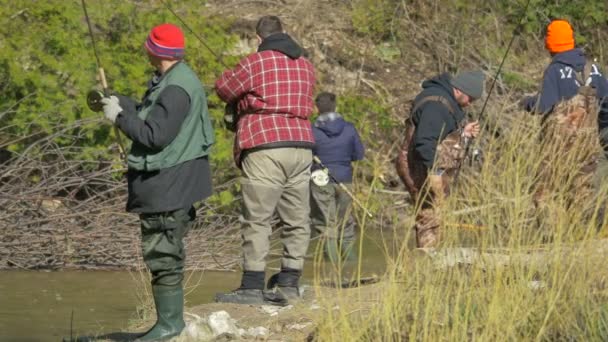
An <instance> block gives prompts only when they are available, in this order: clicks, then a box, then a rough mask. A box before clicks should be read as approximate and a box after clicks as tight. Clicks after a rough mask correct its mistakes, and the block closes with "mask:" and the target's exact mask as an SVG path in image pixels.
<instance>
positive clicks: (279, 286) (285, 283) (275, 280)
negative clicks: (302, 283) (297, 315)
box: [266, 268, 302, 302]
mask: <svg viewBox="0 0 608 342" xmlns="http://www.w3.org/2000/svg"><path fill="white" fill-rule="evenodd" d="M301 275H302V271H300V270H295V269H291V268H283V269H281V272H279V273H276V274H273V275H272V277H270V279H268V284H267V285H266V288H267V289H269V290H271V291H272V292H273V293H275V294H276V295H277V296H278V297H279V298H284V299H286V300H287V301H290V302H295V301H298V300H300V299H302V295H301V293H300V287H299V286H298V283H299V280H300V276H301Z"/></svg>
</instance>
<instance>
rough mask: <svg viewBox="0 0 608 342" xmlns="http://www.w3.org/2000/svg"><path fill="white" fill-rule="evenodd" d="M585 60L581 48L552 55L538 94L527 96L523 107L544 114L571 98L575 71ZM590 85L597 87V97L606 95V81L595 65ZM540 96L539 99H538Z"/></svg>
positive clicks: (576, 82) (573, 93) (576, 87)
mask: <svg viewBox="0 0 608 342" xmlns="http://www.w3.org/2000/svg"><path fill="white" fill-rule="evenodd" d="M586 62H587V60H586V58H585V54H584V53H583V51H582V50H581V49H572V50H568V51H564V52H561V53H558V54H556V55H555V56H553V59H552V60H551V64H549V66H548V67H547V69H546V70H545V73H544V75H543V86H542V89H541V92H540V95H537V96H531V97H528V98H527V99H526V100H525V103H524V107H525V109H526V110H527V111H529V112H534V111H535V107H536V105H537V103H536V102H537V101H539V103H538V110H536V112H538V113H542V114H546V113H549V112H551V110H552V109H553V106H555V105H556V104H557V103H559V102H561V101H564V100H568V99H571V98H572V97H574V95H576V93H577V91H578V87H579V84H578V81H577V80H576V75H575V73H579V75H580V72H581V71H582V70H583V68H584V67H585V63H586ZM590 76H591V85H592V86H593V87H595V89H597V97H598V98H599V99H602V98H604V97H606V96H607V95H608V81H607V80H606V78H605V77H604V76H603V75H602V73H601V72H600V70H599V68H598V67H597V65H595V64H593V67H592V69H591V74H590ZM585 81H587V80H585ZM539 97H540V100H538V99H539Z"/></svg>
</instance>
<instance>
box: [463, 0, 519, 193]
mask: <svg viewBox="0 0 608 342" xmlns="http://www.w3.org/2000/svg"><path fill="white" fill-rule="evenodd" d="M529 6H530V0H528V1H527V2H526V6H525V7H524V10H523V12H522V14H521V16H520V17H519V22H518V23H517V26H515V29H513V35H512V36H511V40H510V41H509V45H508V46H507V51H505V54H504V56H503V57H502V61H501V62H500V65H499V66H498V69H497V70H496V74H495V75H494V79H492V83H491V84H490V89H489V90H488V95H487V96H486V99H485V101H484V102H483V106H482V107H481V112H479V117H478V118H477V121H479V120H481V118H482V116H483V114H484V112H485V111H486V107H487V105H488V100H489V99H490V96H491V95H492V91H493V90H494V86H495V85H496V80H498V76H499V75H500V72H501V71H502V67H503V65H504V64H505V61H506V60H507V56H508V55H509V52H510V51H511V46H512V45H513V42H514V41H515V38H516V37H517V36H519V34H520V33H521V29H522V26H523V24H524V19H525V18H526V13H527V12H528V7H529ZM471 140H472V139H469V138H465V142H464V145H465V148H464V156H465V158H466V156H468V155H469V150H470V149H471ZM463 159H464V158H463ZM462 164H463V161H462V160H461V161H460V162H459V164H458V168H457V169H456V174H455V175H454V186H455V185H456V184H457V183H458V176H459V175H460V169H461V168H462Z"/></svg>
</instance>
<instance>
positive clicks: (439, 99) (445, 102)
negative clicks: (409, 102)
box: [411, 95, 454, 114]
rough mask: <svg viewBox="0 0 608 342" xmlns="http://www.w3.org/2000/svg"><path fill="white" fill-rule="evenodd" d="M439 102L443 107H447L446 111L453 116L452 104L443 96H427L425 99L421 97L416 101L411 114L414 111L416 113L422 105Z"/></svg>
mask: <svg viewBox="0 0 608 342" xmlns="http://www.w3.org/2000/svg"><path fill="white" fill-rule="evenodd" d="M432 101H435V102H440V103H441V104H443V105H444V106H446V107H447V109H448V111H449V112H450V113H451V114H454V107H453V106H452V104H451V103H450V101H448V99H446V98H445V97H443V96H440V95H429V96H426V97H423V98H422V99H421V100H420V101H418V103H416V105H415V106H414V107H413V108H412V111H411V112H412V113H414V112H415V111H417V110H418V109H420V107H422V105H423V104H425V103H427V102H432Z"/></svg>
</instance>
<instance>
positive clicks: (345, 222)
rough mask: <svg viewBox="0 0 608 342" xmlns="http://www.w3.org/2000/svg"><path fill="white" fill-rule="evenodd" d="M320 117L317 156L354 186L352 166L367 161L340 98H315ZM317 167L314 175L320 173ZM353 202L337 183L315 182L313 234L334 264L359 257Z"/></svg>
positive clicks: (316, 133)
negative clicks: (339, 106)
mask: <svg viewBox="0 0 608 342" xmlns="http://www.w3.org/2000/svg"><path fill="white" fill-rule="evenodd" d="M315 104H316V106H317V109H318V110H319V113H320V115H319V117H318V118H317V120H316V121H315V123H314V125H313V133H314V136H315V146H314V148H313V154H314V155H316V156H317V157H319V159H321V162H322V163H323V164H324V165H325V166H326V167H327V168H328V169H329V173H330V174H331V175H332V176H333V178H334V179H335V180H336V181H338V182H340V183H342V184H344V185H345V186H347V187H350V186H351V184H352V181H353V169H352V166H351V163H352V162H353V161H356V160H361V159H363V154H364V147H363V144H362V143H361V139H360V138H359V134H358V133H357V130H356V129H355V126H353V124H352V123H350V122H347V121H345V120H344V119H343V118H342V116H341V115H340V114H338V113H337V112H336V95H334V94H332V93H328V92H323V93H321V94H319V95H318V96H317V98H316V99H315ZM319 169H320V166H319V165H313V172H314V171H316V170H319ZM351 204H352V199H351V198H350V197H349V195H348V194H347V193H346V192H345V191H344V190H342V188H340V186H338V184H336V183H335V182H334V181H333V180H330V183H329V184H327V185H324V186H320V185H317V184H315V183H314V182H311V199H310V206H311V216H312V234H313V235H322V236H323V238H324V239H326V240H325V255H326V257H327V258H329V259H330V260H331V261H334V262H336V261H337V260H338V258H343V259H350V258H352V257H353V256H354V255H355V254H354V253H352V251H353V249H354V242H355V240H356V232H355V223H354V220H353V218H352V215H351V212H350V210H351Z"/></svg>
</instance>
